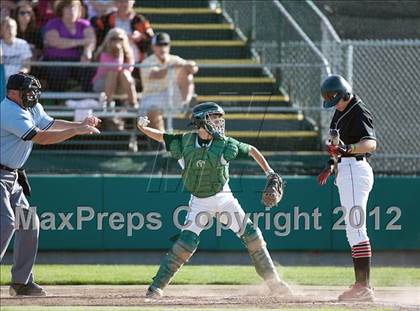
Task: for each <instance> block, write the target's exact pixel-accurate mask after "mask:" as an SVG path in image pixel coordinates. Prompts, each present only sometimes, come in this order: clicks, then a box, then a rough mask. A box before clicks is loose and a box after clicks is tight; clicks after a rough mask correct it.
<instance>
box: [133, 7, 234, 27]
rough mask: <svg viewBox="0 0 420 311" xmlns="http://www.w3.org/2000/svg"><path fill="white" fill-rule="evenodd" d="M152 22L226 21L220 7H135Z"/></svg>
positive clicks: (213, 22) (191, 22)
mask: <svg viewBox="0 0 420 311" xmlns="http://www.w3.org/2000/svg"><path fill="white" fill-rule="evenodd" d="M135 10H136V12H138V13H140V14H143V15H144V16H146V17H147V18H148V19H149V20H150V21H151V22H152V23H187V24H193V23H212V24H216V23H222V22H226V21H225V19H224V17H223V15H222V11H221V10H220V9H216V10H212V9H209V8H152V7H149V8H145V7H139V8H135Z"/></svg>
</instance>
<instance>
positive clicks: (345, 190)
mask: <svg viewBox="0 0 420 311" xmlns="http://www.w3.org/2000/svg"><path fill="white" fill-rule="evenodd" d="M336 185H337V187H338V192H339V194H340V201H341V206H342V207H344V211H345V223H346V235H347V240H348V242H349V244H350V246H354V245H356V244H359V243H361V242H364V241H369V237H368V235H367V232H366V218H367V214H366V205H367V201H368V198H369V192H370V191H371V190H372V187H373V171H372V167H371V166H370V165H369V163H368V162H367V161H366V160H362V161H357V160H356V159H355V158H341V163H338V174H337V178H336Z"/></svg>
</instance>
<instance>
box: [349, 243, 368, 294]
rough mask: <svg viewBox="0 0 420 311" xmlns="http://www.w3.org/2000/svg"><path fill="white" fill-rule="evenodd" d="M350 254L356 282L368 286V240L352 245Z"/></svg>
mask: <svg viewBox="0 0 420 311" xmlns="http://www.w3.org/2000/svg"><path fill="white" fill-rule="evenodd" d="M351 256H352V257H353V264H354V274H355V277H356V283H360V284H362V285H364V286H369V276H370V258H371V257H372V250H371V247H370V242H369V241H365V242H361V243H359V244H357V245H354V246H353V247H352V248H351Z"/></svg>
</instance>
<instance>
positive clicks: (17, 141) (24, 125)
mask: <svg viewBox="0 0 420 311" xmlns="http://www.w3.org/2000/svg"><path fill="white" fill-rule="evenodd" d="M40 95H41V84H40V82H39V80H38V79H37V78H35V77H34V76H31V75H28V74H25V73H17V74H13V75H11V76H10V77H9V79H8V80H7V85H6V97H5V98H4V99H3V100H2V101H1V103H0V119H1V123H0V184H1V187H0V262H1V260H2V258H3V256H4V254H5V252H6V249H7V247H8V245H9V243H10V240H11V238H12V236H13V234H15V241H14V247H13V252H14V253H13V267H12V282H11V283H12V284H11V285H10V288H9V293H10V295H12V296H44V295H45V294H46V292H45V290H44V289H43V288H42V287H40V286H39V285H38V284H36V283H35V282H34V277H33V274H32V267H33V265H34V262H35V257H36V253H37V250H38V237H39V219H38V216H37V215H36V212H35V211H34V210H33V209H31V208H30V207H29V203H28V200H27V199H26V196H30V195H31V189H30V186H29V183H28V180H27V177H26V174H25V171H24V170H22V167H23V166H24V164H25V162H26V160H27V159H28V157H29V155H30V153H31V150H32V146H33V144H34V143H37V144H41V145H48V144H56V143H59V142H62V141H65V140H67V139H70V138H72V137H74V136H76V135H84V134H98V133H99V131H98V129H96V126H97V125H98V124H99V123H100V122H101V120H99V119H98V118H96V117H94V116H91V117H88V118H86V119H85V120H84V121H83V122H68V121H64V120H54V119H53V118H51V117H50V116H49V115H48V114H47V113H46V112H45V111H44V109H43V107H42V106H41V104H40V103H39V97H40Z"/></svg>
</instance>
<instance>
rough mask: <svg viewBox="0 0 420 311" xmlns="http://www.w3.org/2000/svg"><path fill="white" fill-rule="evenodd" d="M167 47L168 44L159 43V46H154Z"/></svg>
mask: <svg viewBox="0 0 420 311" xmlns="http://www.w3.org/2000/svg"><path fill="white" fill-rule="evenodd" d="M168 45H169V43H159V44H156V46H168Z"/></svg>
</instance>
